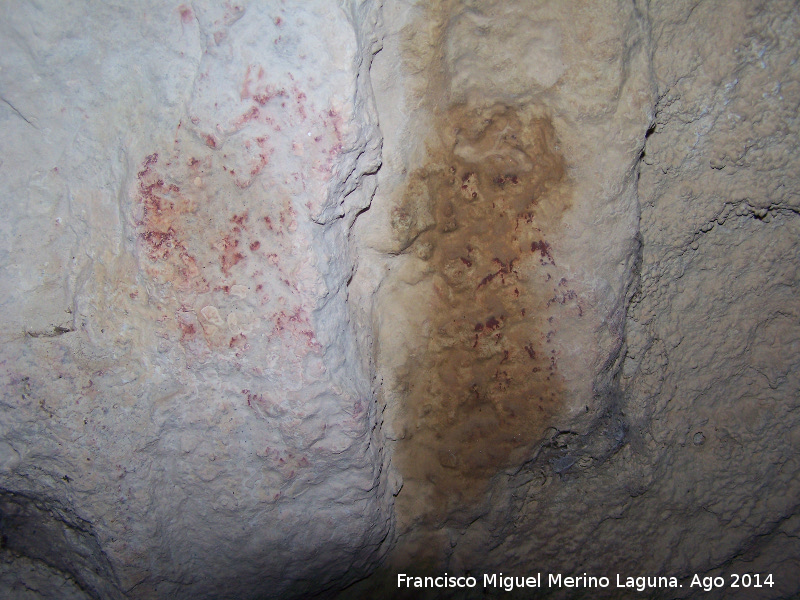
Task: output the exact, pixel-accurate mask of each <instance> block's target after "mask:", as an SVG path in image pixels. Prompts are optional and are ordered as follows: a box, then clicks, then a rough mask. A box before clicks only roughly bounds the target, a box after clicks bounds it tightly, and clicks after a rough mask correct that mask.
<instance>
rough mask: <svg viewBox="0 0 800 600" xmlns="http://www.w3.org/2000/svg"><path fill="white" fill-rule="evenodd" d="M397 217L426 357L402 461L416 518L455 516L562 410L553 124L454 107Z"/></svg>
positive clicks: (408, 382)
mask: <svg viewBox="0 0 800 600" xmlns="http://www.w3.org/2000/svg"><path fill="white" fill-rule="evenodd" d="M437 120H438V123H437V133H438V140H437V141H436V142H434V143H431V144H430V145H429V149H428V150H429V161H428V163H427V164H426V165H425V166H424V167H423V168H420V169H418V170H416V171H414V172H412V173H411V174H410V175H409V177H408V182H407V186H406V188H405V190H404V194H403V195H402V198H401V199H400V201H399V203H398V205H397V206H396V208H395V209H394V212H393V214H392V227H393V231H394V233H395V235H396V236H397V238H398V242H399V243H400V247H401V248H403V249H404V251H405V252H412V253H414V254H415V255H416V256H417V257H418V258H419V259H421V260H424V261H426V263H427V269H428V275H429V277H430V278H431V282H432V288H433V290H434V291H433V294H432V296H431V297H429V298H424V299H421V300H420V303H419V305H418V306H415V307H413V310H420V309H421V310H424V311H425V313H426V318H425V319H424V322H425V323H426V327H425V331H424V333H422V334H421V335H420V339H421V340H422V342H421V347H419V348H417V349H415V351H414V352H412V356H414V358H413V359H411V360H410V362H409V364H407V365H406V366H405V369H403V374H402V375H400V376H399V379H400V381H399V389H401V390H403V398H404V399H403V403H404V406H403V409H402V411H401V413H402V415H403V417H402V419H403V421H404V422H403V423H402V426H401V430H402V431H403V433H404V435H403V437H402V439H401V440H400V442H399V443H398V449H397V452H396V458H395V461H396V463H397V464H398V466H399V468H400V470H401V472H402V475H403V478H404V487H403V489H402V490H401V493H400V494H399V496H398V498H397V509H398V511H399V513H400V514H401V515H402V516H404V517H405V519H406V521H407V522H413V521H418V520H422V521H423V522H428V523H429V524H430V525H433V524H434V523H435V522H439V523H441V522H443V521H446V520H450V519H458V518H459V514H462V516H464V517H465V518H467V517H466V515H465V514H463V511H464V510H467V512H469V507H470V506H471V505H474V504H475V502H476V501H478V499H479V498H480V496H481V494H482V493H483V492H485V491H486V489H487V485H488V483H489V481H490V479H491V478H492V477H493V476H494V475H496V474H497V473H498V471H500V470H502V469H504V468H507V467H510V466H512V465H515V464H521V463H522V462H524V460H525V457H526V456H529V455H530V452H531V450H532V448H533V447H534V446H535V445H536V444H537V443H538V442H539V441H540V440H541V438H542V436H543V433H544V432H545V430H546V428H547V427H548V425H549V423H550V422H551V421H552V417H553V415H554V414H555V412H556V411H557V410H558V408H559V406H560V405H561V404H562V401H563V391H562V385H561V379H560V377H559V374H558V370H557V351H556V350H555V348H554V344H553V343H552V342H553V337H554V336H555V335H557V333H556V331H554V326H553V325H552V321H553V319H552V317H551V313H550V303H549V302H548V300H549V299H551V298H552V295H553V289H554V287H556V286H557V284H556V283H555V282H556V281H558V279H557V274H558V266H557V265H556V260H557V256H556V253H555V252H554V251H553V248H552V246H551V242H550V241H549V240H550V239H551V234H552V233H553V232H554V231H555V229H556V228H557V227H558V224H559V222H560V221H561V216H562V214H563V213H564V211H565V210H567V209H568V208H569V200H568V197H567V192H566V189H567V186H566V185H565V167H564V161H563V159H562V158H561V156H560V155H559V153H558V151H557V149H556V148H557V141H556V136H555V132H554V129H553V126H552V124H551V122H550V121H549V120H548V119H547V118H546V117H543V116H541V115H538V116H537V115H536V114H535V112H534V111H533V110H531V109H527V108H522V107H512V106H505V105H496V106H492V107H489V108H485V109H468V108H465V107H455V108H451V109H449V110H447V111H443V112H442V113H441V114H440V115H439V117H438V119H437Z"/></svg>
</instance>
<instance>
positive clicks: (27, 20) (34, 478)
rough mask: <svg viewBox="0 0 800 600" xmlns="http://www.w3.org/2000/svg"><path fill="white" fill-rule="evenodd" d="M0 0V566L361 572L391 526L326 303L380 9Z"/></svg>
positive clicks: (338, 307) (87, 589)
mask: <svg viewBox="0 0 800 600" xmlns="http://www.w3.org/2000/svg"><path fill="white" fill-rule="evenodd" d="M1 10H2V18H1V19H0V21H1V22H2V25H0V27H2V29H3V32H2V35H0V39H2V42H1V43H2V45H3V49H2V52H0V54H2V58H0V61H2V71H0V78H1V79H2V95H3V96H2V100H3V102H2V106H1V107H0V110H2V120H3V130H4V135H3V136H2V137H3V139H2V142H0V143H2V152H0V155H1V156H2V161H3V164H2V172H3V175H2V177H3V196H2V198H3V210H4V212H5V218H4V219H3V220H2V228H3V233H2V239H3V250H2V263H3V270H2V286H0V289H2V305H3V317H2V319H3V327H2V331H3V334H2V335H3V340H2V361H1V362H2V378H3V404H2V407H3V408H2V411H3V417H2V420H0V422H1V423H2V425H1V427H2V434H0V435H1V436H2V442H1V443H0V464H2V467H3V470H2V483H0V487H2V489H3V490H4V491H3V494H4V495H3V507H2V514H3V528H4V532H5V533H4V557H5V559H4V560H5V562H4V565H5V564H6V562H8V560H11V558H10V557H13V556H16V555H19V556H22V557H26V558H25V560H28V561H31V560H33V561H35V564H37V565H40V566H41V574H40V575H39V576H38V577H39V578H44V579H47V577H45V575H46V571H47V570H48V569H50V570H53V569H55V570H56V571H59V572H63V573H66V574H67V575H68V576H69V578H70V579H71V580H72V581H73V582H74V585H75V586H77V587H78V588H80V589H82V590H83V592H84V593H85V594H86V595H88V596H89V597H94V598H121V597H140V598H148V597H150V598H160V597H174V598H180V597H187V598H188V597H191V598H197V597H209V598H210V597H214V598H222V597H227V598H251V597H259V596H260V595H263V594H268V595H278V596H292V595H295V594H297V595H300V594H302V593H303V592H304V591H307V590H309V589H319V588H320V587H325V586H327V585H330V584H331V582H333V581H339V582H340V584H341V581H344V580H346V579H348V578H349V579H352V578H355V577H357V576H358V575H359V574H363V572H364V568H365V566H366V565H369V564H370V563H371V562H372V561H373V560H374V558H375V556H376V552H377V549H378V547H379V544H380V543H381V540H382V539H383V538H384V537H385V536H386V532H387V528H388V522H389V518H388V507H387V506H385V505H384V504H381V503H380V502H379V501H378V498H379V495H378V493H377V492H376V490H377V489H378V485H379V480H378V478H379V473H378V468H377V467H376V465H379V464H380V461H379V460H376V459H375V455H376V454H377V453H378V452H379V449H377V447H376V445H375V444H372V443H371V437H370V436H371V431H372V422H373V420H374V411H372V410H371V408H370V395H369V392H370V382H369V378H368V375H367V374H366V373H365V372H364V371H363V368H362V365H361V361H360V359H359V357H358V354H357V350H356V345H355V343H354V339H353V336H352V331H351V329H350V328H349V327H348V325H347V307H346V282H347V280H348V279H349V278H350V276H351V272H352V269H353V265H354V256H353V255H352V254H351V253H350V251H349V249H348V241H347V231H348V227H349V224H350V223H351V222H352V220H353V218H354V216H355V214H356V213H357V212H358V211H359V210H362V209H363V208H364V207H365V206H366V205H367V204H368V202H369V198H370V185H371V184H370V183H369V181H367V179H368V175H367V174H368V173H371V172H374V171H375V170H376V169H377V166H378V164H379V160H380V157H379V143H380V140H379V137H378V134H377V129H376V123H375V118H374V114H373V113H374V111H373V110H372V109H371V107H370V97H371V96H370V92H369V63H370V57H371V55H372V53H373V52H374V50H375V48H374V44H375V35H376V33H375V27H374V21H375V19H376V16H375V13H374V7H373V6H372V5H371V4H369V3H358V2H354V3H350V4H344V5H341V6H340V5H339V4H336V3H330V2H304V3H302V4H301V5H297V6H294V5H292V6H289V5H285V4H284V3H281V2H273V3H269V4H264V3H255V4H252V5H247V4H246V3H242V4H236V3H191V4H190V3H185V4H181V3H172V2H167V3H164V2H133V3H131V2H111V3H109V2H105V1H103V2H90V3H83V2H67V3H59V4H54V3H50V4H48V3H45V4H40V3H36V2H20V3H5V4H4V5H3V7H2V9H1ZM6 530H7V531H6ZM57 540H59V541H58V543H56V541H57ZM17 564H18V563H16V562H14V561H12V562H11V566H10V567H8V568H6V571H8V572H9V575H8V577H9V578H10V579H9V580H14V581H16V580H15V579H14V578H15V577H17V575H15V574H14V573H15V571H20V570H22V569H24V568H25V567H24V565H22V563H19V565H22V566H19V569H17V568H16V567H15V566H14V565H17ZM4 568H5V567H4ZM15 585H16V584H15ZM17 587H19V586H17ZM31 587H32V588H33V589H38V588H37V587H36V586H35V585H33V584H32V585H31ZM22 591H24V588H23V589H22ZM43 595H44V596H45V597H46V596H47V595H48V594H46V593H43Z"/></svg>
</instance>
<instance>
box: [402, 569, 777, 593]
mask: <svg viewBox="0 0 800 600" xmlns="http://www.w3.org/2000/svg"><path fill="white" fill-rule="evenodd" d="M545 575H546V576H543V574H542V573H536V574H535V575H527V576H523V577H520V576H512V575H503V574H502V573H491V574H488V573H487V574H484V575H483V577H482V580H483V581H482V583H483V587H484V588H499V589H503V590H505V591H507V592H510V591H512V590H515V589H521V588H542V587H549V588H609V587H617V588H627V589H629V590H636V591H638V592H643V591H645V590H652V589H658V588H679V587H683V584H682V583H680V582H679V580H678V578H677V577H667V576H637V577H629V576H623V575H620V574H616V575H615V576H614V577H613V578H611V577H605V576H601V577H595V576H592V575H587V574H586V573H584V574H583V575H577V576H564V575H561V574H557V573H548V574H545ZM729 577H730V578H725V577H721V576H718V577H713V578H712V577H702V578H701V576H700V575H694V577H692V579H691V582H689V581H688V578H687V581H686V583H687V584H688V587H700V588H702V589H703V590H704V591H710V590H711V589H713V588H719V587H732V588H734V587H772V585H773V581H772V575H750V574H747V575H731V576H729ZM753 577H755V578H756V579H755V580H754V579H753ZM745 578H747V579H746V580H745ZM478 581H479V578H478V577H474V576H472V575H462V576H455V575H448V574H447V573H445V574H444V575H440V576H437V577H414V576H411V575H407V574H405V573H399V574H398V575H397V587H399V588H475V587H477V586H478ZM753 581H755V582H756V583H755V584H753Z"/></svg>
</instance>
